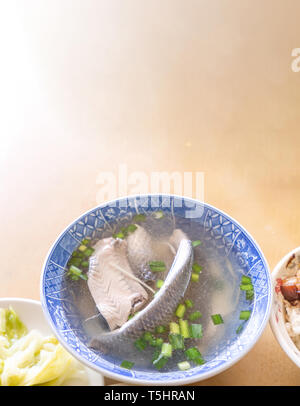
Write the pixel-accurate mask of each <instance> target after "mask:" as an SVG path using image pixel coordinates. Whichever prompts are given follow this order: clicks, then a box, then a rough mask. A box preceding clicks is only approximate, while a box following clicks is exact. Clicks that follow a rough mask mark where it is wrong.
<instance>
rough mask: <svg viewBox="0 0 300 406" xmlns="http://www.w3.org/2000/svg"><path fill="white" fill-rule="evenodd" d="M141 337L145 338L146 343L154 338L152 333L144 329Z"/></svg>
mask: <svg viewBox="0 0 300 406" xmlns="http://www.w3.org/2000/svg"><path fill="white" fill-rule="evenodd" d="M143 339H144V340H146V341H147V342H148V343H150V342H152V341H153V340H155V338H154V337H153V335H152V334H151V333H150V332H149V331H146V332H145V333H144V334H143Z"/></svg>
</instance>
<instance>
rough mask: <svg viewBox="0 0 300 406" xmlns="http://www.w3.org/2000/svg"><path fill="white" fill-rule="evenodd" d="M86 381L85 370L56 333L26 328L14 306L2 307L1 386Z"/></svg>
mask: <svg viewBox="0 0 300 406" xmlns="http://www.w3.org/2000/svg"><path fill="white" fill-rule="evenodd" d="M74 378H75V379H79V380H81V381H87V375H86V371H85V369H84V368H83V366H82V365H81V364H80V363H79V362H78V361H77V360H75V359H74V358H73V357H72V356H71V355H70V354H69V353H68V352H67V351H66V350H65V349H64V348H63V347H62V346H61V345H60V344H59V342H58V340H57V339H56V338H55V337H54V336H48V337H44V336H42V334H41V333H40V332H39V331H37V330H31V331H29V332H28V331H27V328H26V326H25V325H24V324H23V323H22V321H21V320H20V319H19V317H18V316H17V314H16V313H15V311H14V310H13V309H12V308H9V309H1V308H0V386H33V385H43V386H46V385H47V386H50V385H52V386H54V385H55V386H58V385H62V384H64V383H65V382H66V381H67V380H69V379H74Z"/></svg>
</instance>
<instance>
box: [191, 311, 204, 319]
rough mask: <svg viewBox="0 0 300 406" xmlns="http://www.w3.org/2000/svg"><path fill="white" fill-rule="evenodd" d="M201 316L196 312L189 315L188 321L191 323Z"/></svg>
mask: <svg viewBox="0 0 300 406" xmlns="http://www.w3.org/2000/svg"><path fill="white" fill-rule="evenodd" d="M201 316H202V314H201V313H200V312H199V311H196V312H193V313H191V314H190V315H189V319H190V320H191V321H195V320H197V319H199V318H200V317H201Z"/></svg>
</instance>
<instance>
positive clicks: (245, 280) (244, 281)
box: [241, 275, 252, 285]
mask: <svg viewBox="0 0 300 406" xmlns="http://www.w3.org/2000/svg"><path fill="white" fill-rule="evenodd" d="M241 283H242V285H252V280H251V278H250V277H249V276H246V275H243V276H242V279H241Z"/></svg>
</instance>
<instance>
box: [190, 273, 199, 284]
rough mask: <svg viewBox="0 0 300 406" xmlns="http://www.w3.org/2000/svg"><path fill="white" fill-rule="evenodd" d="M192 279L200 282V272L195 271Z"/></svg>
mask: <svg viewBox="0 0 300 406" xmlns="http://www.w3.org/2000/svg"><path fill="white" fill-rule="evenodd" d="M191 280H192V282H198V281H199V274H197V273H194V272H193V273H192V276H191Z"/></svg>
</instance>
